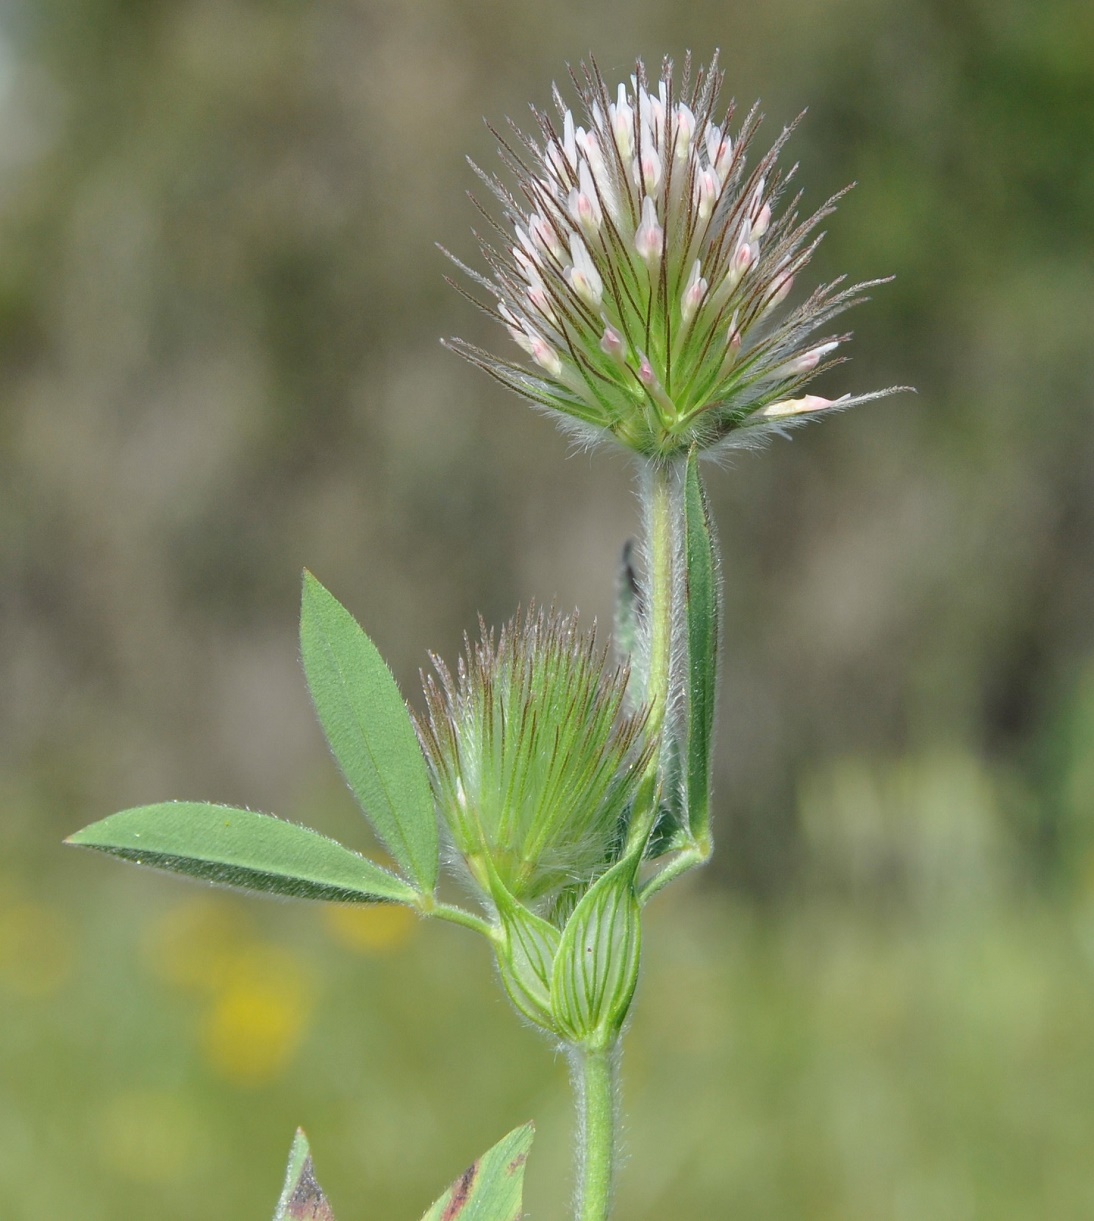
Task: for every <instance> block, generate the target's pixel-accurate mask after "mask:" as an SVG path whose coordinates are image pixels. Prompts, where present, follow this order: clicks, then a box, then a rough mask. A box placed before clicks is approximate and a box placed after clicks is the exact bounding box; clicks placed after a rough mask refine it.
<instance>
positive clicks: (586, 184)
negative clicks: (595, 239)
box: [569, 161, 604, 237]
mask: <svg viewBox="0 0 1094 1221" xmlns="http://www.w3.org/2000/svg"><path fill="white" fill-rule="evenodd" d="M577 181H578V185H577V186H576V187H574V189H573V190H572V191H571V192H570V198H569V206H570V215H571V216H572V217H573V218H574V220H575V221H577V223H578V225H579V226H580V227H581V229H582V231H583V232H584V233H585V235H586V236H587V237H592V236H593V235H594V234H596V233H599V232H600V225H601V222H602V221H603V219H604V215H603V212H602V211H601V208H600V200H599V199H598V198H597V194H596V187H595V186H594V185H593V176H592V174H591V173H590V172H589V166H588V163H587V162H585V161H582V163H581V165H580V167H579V168H578V175H577Z"/></svg>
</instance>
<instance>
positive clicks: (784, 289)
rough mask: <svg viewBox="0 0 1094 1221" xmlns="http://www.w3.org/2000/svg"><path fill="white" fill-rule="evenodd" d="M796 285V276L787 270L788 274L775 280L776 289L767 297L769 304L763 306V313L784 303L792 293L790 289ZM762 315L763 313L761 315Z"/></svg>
mask: <svg viewBox="0 0 1094 1221" xmlns="http://www.w3.org/2000/svg"><path fill="white" fill-rule="evenodd" d="M793 287H794V276H793V275H792V274H791V273H790V272H787V273H786V275H784V276H782V277H780V278H779V279H777V280H776V281H775V286H774V289H773V291H772V293H771V296H770V297H768V299H767V304H766V305H765V306H764V308H763V313H764V314H767V313H769V312H770V311H771V310H773V309H775V307H776V306H779V305H782V303H783V302H784V301H785V300H786V298H787V297H788V296H789V295H790V290H791V289H792V288H793ZM761 316H762V315H761Z"/></svg>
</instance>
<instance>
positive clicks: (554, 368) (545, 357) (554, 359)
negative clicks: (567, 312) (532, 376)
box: [531, 335, 562, 377]
mask: <svg viewBox="0 0 1094 1221" xmlns="http://www.w3.org/2000/svg"><path fill="white" fill-rule="evenodd" d="M531 356H532V359H533V360H534V361H535V362H536V364H537V365H539V366H540V368H542V369H546V370H547V372H548V373H550V375H551V376H552V377H558V375H559V374H560V373H561V372H562V361H561V360H559V356H558V353H557V352H556V351H555V350H554V348H552V347H551V345H550V344H549V343H548V342H547V340H546V339H544V338H543V336H542V335H536V336H534V337H533V338H532V351H531Z"/></svg>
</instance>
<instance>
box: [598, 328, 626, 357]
mask: <svg viewBox="0 0 1094 1221" xmlns="http://www.w3.org/2000/svg"><path fill="white" fill-rule="evenodd" d="M600 350H601V351H602V352H603V353H604V355H605V356H610V357H611V358H612V360H614V361H615V362H616V363H617V364H620V365H621V364H623V362H624V360H625V359H626V356H627V345H626V344H625V343H624V342H623V336H622V335H620V333H619V332H618V331H617V330H616V329H615V327H611V326H606V327H605V328H604V334H603V335H602V336H601V339H600Z"/></svg>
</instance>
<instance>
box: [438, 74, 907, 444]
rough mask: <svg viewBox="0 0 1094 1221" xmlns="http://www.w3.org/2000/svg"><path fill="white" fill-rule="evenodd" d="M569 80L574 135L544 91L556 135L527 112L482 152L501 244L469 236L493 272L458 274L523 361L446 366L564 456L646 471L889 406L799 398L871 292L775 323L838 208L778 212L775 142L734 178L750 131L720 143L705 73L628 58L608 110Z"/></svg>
mask: <svg viewBox="0 0 1094 1221" xmlns="http://www.w3.org/2000/svg"><path fill="white" fill-rule="evenodd" d="M571 75H572V79H573V81H574V85H575V87H576V89H577V91H578V93H579V95H580V98H581V110H582V113H581V114H580V115H579V116H578V118H576V119H575V117H574V113H573V111H572V110H571V109H570V108H569V107H568V106H567V105H566V103H565V102H564V100H563V98H562V96H561V94H560V93H559V92H558V90H557V89H556V90H555V103H556V106H557V109H558V120H557V121H555V120H552V119H551V118H550V117H549V116H547V115H544V114H541V113H539V112H534V113H535V115H536V119H537V120H538V123H539V127H540V134H539V136H538V138H536V137H532V136H528V135H525V134H524V133H522V132H521V131H520V130H519V129H518V128H517V127H516V126H515V125H513V126H512V131H511V134H509V135H508V136H501V135H499V136H498V140H499V144H500V146H501V148H500V151H501V156H502V159H503V161H504V162H505V164H506V166H507V167H508V169H509V171H510V172H511V174H512V175H513V177H514V178H515V182H516V191H515V192H514V191H513V190H511V189H510V187H509V186H507V185H506V183H505V182H504V181H503V180H502V179H501V178H500V177H498V176H496V175H492V174H487V173H485V172H483V171H481V170H478V169H477V167H476V171H477V172H478V173H479V176H480V177H481V178H482V179H483V181H484V182H485V183H486V184H487V186H488V187H489V188H490V190H491V191H492V192H493V193H494V194H495V195H496V196H497V198H498V199H499V201H500V202H501V205H502V209H503V211H504V222H503V223H498V222H493V221H492V222H491V223H492V224H493V225H494V228H495V229H496V231H497V232H498V233H499V234H500V238H499V239H495V240H494V241H487V240H485V239H481V238H480V243H481V245H482V250H483V254H484V256H485V258H486V260H487V262H488V264H489V266H490V270H491V272H492V275H490V276H486V275H481V274H479V273H478V272H475V271H473V270H471V269H470V268H468V267H465V266H464V265H463V264H458V265H459V266H460V267H461V269H462V270H463V271H464V272H465V273H466V274H468V275H469V276H470V277H471V278H472V280H474V281H475V283H476V284H477V285H478V286H479V288H481V289H484V290H485V291H486V292H487V293H488V294H489V296H490V298H491V300H489V301H478V302H477V303H478V304H480V305H481V306H482V307H483V308H484V309H486V310H487V311H488V312H489V313H491V314H493V315H494V316H495V317H496V318H497V319H498V320H499V321H500V322H501V323H502V324H503V325H504V326H505V328H506V329H507V331H508V333H509V336H510V338H511V339H512V340H513V341H514V342H515V343H516V344H517V346H518V347H519V348H520V349H521V350H522V351H523V352H524V353H525V355H526V356H527V357H528V358H529V361H528V362H527V363H517V361H515V360H510V359H505V358H499V357H497V356H494V355H491V354H490V353H488V352H486V351H484V350H482V349H481V348H477V347H475V346H473V345H471V344H468V343H466V342H464V341H462V340H453V341H451V346H452V347H453V348H454V349H455V350H456V351H458V352H460V353H461V354H462V355H464V356H466V357H467V358H468V359H469V360H471V361H473V362H474V363H475V364H477V365H479V366H480V367H481V368H483V369H485V370H486V371H487V372H488V373H490V374H492V375H493V376H494V377H496V378H497V379H498V380H499V381H501V382H502V383H503V384H504V385H506V386H508V387H509V388H510V389H512V390H515V391H516V392H517V393H518V394H520V395H522V396H523V397H524V398H526V399H529V400H531V401H532V402H533V403H536V404H538V405H540V406H542V407H545V408H548V409H551V410H553V411H556V412H559V413H561V417H562V421H563V423H564V424H567V425H568V426H569V427H570V428H571V429H572V430H574V431H575V432H577V433H578V434H579V435H580V436H581V437H582V438H583V439H585V440H590V441H595V440H598V439H602V438H604V437H605V436H612V437H615V438H616V440H617V441H619V442H620V443H621V444H622V445H624V446H626V447H628V448H629V449H632V450H636V451H638V452H639V453H641V454H644V455H646V456H648V457H651V458H660V457H666V456H669V455H671V454H674V453H678V452H681V451H684V450H687V449H688V448H689V447H690V446H691V445H692V444H693V443H696V442H697V443H698V444H699V445H700V446H703V447H713V446H731V445H740V444H748V443H749V442H750V441H752V440H754V439H756V437H757V436H758V435H759V434H761V433H764V432H771V431H784V430H785V429H786V428H787V427H788V426H789V425H791V424H793V423H795V422H798V421H800V420H801V419H803V418H806V417H809V416H815V415H816V414H818V413H820V412H824V411H827V410H829V409H832V408H837V407H845V406H850V405H852V404H853V403H859V402H864V401H865V400H867V399H871V398H877V397H879V396H880V395H881V394H887V393H890V391H877V392H874V393H872V394H864V395H856V396H851V395H844V396H843V397H842V398H839V399H835V400H831V399H826V398H822V397H820V396H818V395H812V394H811V395H803V394H802V393H801V391H802V388H803V387H804V386H805V385H806V383H807V382H809V381H810V380H811V379H812V378H813V377H814V376H815V375H816V374H817V373H819V372H822V371H823V370H825V369H827V368H828V367H830V366H831V365H832V364H834V363H838V360H839V358H838V357H837V358H835V359H834V358H833V354H834V353H835V352H836V350H837V348H838V347H839V346H840V344H842V343H844V342H845V341H846V340H847V339H848V338H850V336H849V335H846V334H843V335H840V334H828V335H820V336H818V335H817V331H818V330H819V329H820V328H822V327H824V326H825V325H826V324H827V323H829V322H830V321H831V319H833V318H834V317H835V316H836V315H837V314H839V313H841V312H842V311H843V310H845V309H847V308H848V307H849V306H851V305H854V304H856V303H857V302H859V301H861V300H864V299H865V298H864V296H863V293H864V290H866V289H867V288H869V287H871V286H872V285H874V284H877V283H881V281H876V280H875V281H869V282H866V283H861V284H855V285H850V286H848V285H846V284H845V283H844V280H843V278H842V277H841V278H840V279H839V280H836V281H834V282H833V283H830V284H825V285H822V286H821V287H819V288H817V289H815V290H814V291H813V292H812V294H811V295H809V296H808V297H807V298H806V299H805V300H803V301H802V302H801V304H799V305H797V306H795V307H793V308H790V309H785V308H783V307H784V302H786V301H787V299H788V298H789V296H790V294H791V292H792V290H793V287H794V285H795V281H796V280H797V278H798V277H799V275H800V273H801V271H802V270H803V268H804V267H805V265H806V264H807V263H808V262H809V259H810V257H811V256H812V254H813V251H814V250H815V249H816V246H817V243H818V242H819V241H820V237H821V235H820V234H818V233H817V232H816V229H817V226H818V225H819V223H820V222H821V221H822V220H823V219H824V218H825V217H826V216H828V215H829V214H830V213H831V212H832V211H833V210H834V208H835V205H836V202H837V200H838V199H839V195H837V196H834V197H833V198H832V199H830V200H828V202H827V203H825V204H824V205H823V206H822V207H821V208H820V209H818V210H817V211H816V212H814V213H812V214H811V215H808V216H806V217H804V218H801V217H800V216H799V214H798V211H797V205H798V202H799V198H800V197H799V196H795V197H794V198H793V199H792V200H791V202H790V203H789V205H788V206H787V207H786V208H781V207H780V205H781V203H782V199H783V195H784V190H785V187H786V184H787V182H788V181H789V179H790V178H791V176H792V174H793V170H791V171H790V172H788V173H787V174H785V175H784V174H782V173H781V172H780V171H779V169H778V168H777V165H776V161H777V158H778V155H779V153H780V152H781V150H782V147H783V145H784V144H785V142H786V140H787V138H788V137H789V135H790V131H791V129H790V128H786V129H784V131H783V132H782V134H781V135H780V137H779V138H778V140H776V142H775V145H774V147H773V148H772V149H771V150H770V151H769V152H768V153H767V154H766V156H764V157H762V158H760V159H759V161H758V162H757V163H756V164H755V166H753V167H752V168H750V167H749V165H748V163H747V158H746V151H747V149H748V147H749V145H750V144H751V142H752V140H753V138H754V136H755V133H756V129H757V126H758V124H759V114H758V111H757V108H756V107H753V109H752V110H751V111H750V112H749V114H748V115H747V117H746V118H745V119H744V122H743V123H742V124H741V126H740V127H739V128H738V129H737V130H736V131H735V132H734V131H731V128H730V123H731V119H732V109H730V111H728V112H726V113H725V114H721V113H720V112H719V111H718V110H717V105H718V95H719V92H720V89H721V85H722V79H723V74H722V73H721V72H720V71H719V70H718V67H717V57H715V60H714V62H712V63H711V65H710V67H709V68H706V69H700V70H699V71H698V72H697V73H696V74H695V75H694V78H693V77H692V74H691V65H690V60H688V61H685V65H684V72H683V76H682V79H681V80H680V82H679V83H677V81H676V80H675V79H674V77H673V69H672V64H671V62H669V61H667V60H666V62H665V63H664V65H663V66H662V70H661V76H660V79H659V80H658V81H656V82H651V81H650V80H649V79H648V78H647V75H646V70H645V67H644V65H643V64H642V63H641V61H639V63H638V64H637V66H636V70H635V73H634V75H633V76H632V77H631V79H630V84H629V86H628V85H627V84H621V85H619V87H618V89H617V90H616V92H615V93H614V94H613V93H612V92H611V91H610V90H609V88H608V85H607V83H606V82H605V80H604V78H603V77H602V76H601V74H600V72H599V69H598V68H597V66H596V64H595V63H593V62H590V63H589V64H582V65H580V67H579V69H578V71H576V72H574V73H572V74H571ZM495 134H497V133H495ZM842 193H843V192H840V194H842Z"/></svg>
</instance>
